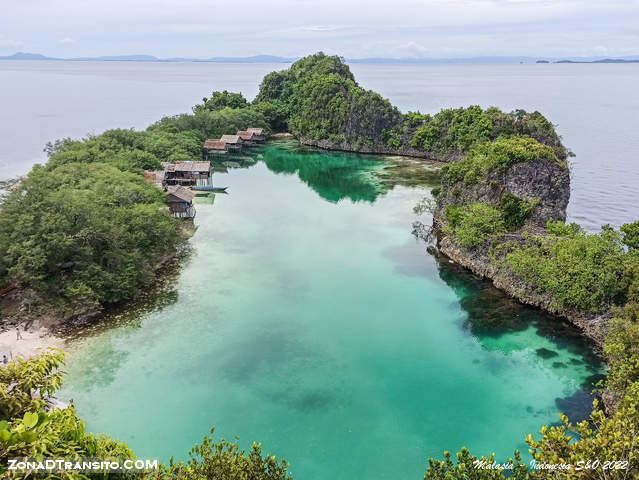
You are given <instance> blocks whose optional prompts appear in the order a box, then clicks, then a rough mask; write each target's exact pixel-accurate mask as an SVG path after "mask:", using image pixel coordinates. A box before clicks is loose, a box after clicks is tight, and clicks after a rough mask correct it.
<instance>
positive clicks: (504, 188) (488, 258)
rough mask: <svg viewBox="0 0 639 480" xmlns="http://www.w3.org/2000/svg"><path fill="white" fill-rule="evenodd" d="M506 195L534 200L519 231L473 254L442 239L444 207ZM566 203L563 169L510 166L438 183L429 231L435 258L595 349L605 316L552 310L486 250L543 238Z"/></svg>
mask: <svg viewBox="0 0 639 480" xmlns="http://www.w3.org/2000/svg"><path fill="white" fill-rule="evenodd" d="M506 193H510V194H512V195H515V196H517V197H519V198H521V199H523V200H533V199H537V200H538V204H537V205H536V207H535V209H534V210H533V211H532V213H531V215H530V217H529V218H528V219H527V220H526V222H525V223H524V225H523V226H522V227H521V228H520V229H518V230H517V231H515V232H509V233H504V234H501V235H498V236H497V237H495V238H493V239H492V240H491V241H488V242H485V243H484V244H483V245H481V246H480V247H477V248H466V247H463V246H461V245H460V244H459V242H458V241H457V239H456V238H455V237H454V236H452V235H450V234H447V233H446V231H445V226H446V225H447V223H448V221H447V218H446V214H445V212H446V207H447V206H449V205H469V204H472V203H476V202H485V203H488V204H491V205H494V206H497V205H499V202H500V200H501V198H502V196H503V195H504V194H506ZM569 198H570V175H569V171H568V169H567V168H564V167H561V166H560V165H558V164H557V163H556V162H550V161H546V160H537V161H534V162H521V163H516V164H514V165H512V166H510V167H509V168H508V169H506V170H504V171H493V172H490V173H489V174H488V175H487V177H486V179H485V181H482V182H480V183H476V184H472V185H467V184H464V183H463V182H458V183H456V184H454V185H452V186H450V185H447V183H446V182H445V181H444V182H443V185H442V190H441V193H440V195H439V197H438V199H437V205H436V208H435V211H434V214H433V231H434V233H435V234H436V236H437V246H438V249H439V252H440V253H441V254H444V255H445V256H446V257H448V258H449V259H451V260H452V261H454V262H456V263H458V264H460V265H462V266H464V267H465V268H468V269H469V270H471V271H472V272H474V273H475V274H476V275H479V276H481V277H484V278H488V279H491V280H492V281H493V283H494V285H495V287H497V288H499V289H501V290H503V291H505V292H506V293H508V294H509V295H511V296H512V297H514V298H516V299H518V300H519V301H521V302H522V303H526V304H529V305H534V306H537V307H540V308H542V309H544V310H546V311H548V312H550V313H553V314H556V315H559V316H562V317H565V318H567V319H568V320H569V321H570V322H572V323H573V324H575V325H577V326H578V327H580V328H581V329H583V331H584V332H585V333H586V334H587V335H588V336H589V337H591V338H592V339H593V340H594V341H595V342H596V343H597V344H598V345H600V346H601V345H602V344H603V341H604V337H605V325H606V323H607V321H608V320H609V319H610V317H611V313H610V312H605V313H603V314H599V315H595V314H592V313H590V312H579V311H567V310H557V309H555V308H553V307H552V306H551V304H552V299H551V298H550V297H549V296H548V295H546V294H544V293H543V292H540V291H539V290H537V289H536V288H535V286H534V285H530V284H528V283H526V282H524V281H522V280H521V279H520V278H518V277H517V276H516V275H514V274H513V272H512V271H511V270H510V269H509V268H508V266H507V265H506V264H505V262H503V260H504V259H505V257H504V255H505V254H503V253H500V252H499V251H495V250H494V249H492V248H491V246H492V245H494V244H495V243H499V244H506V243H508V242H511V243H515V244H524V243H525V242H528V241H531V240H530V238H529V237H528V236H527V235H524V233H530V234H535V235H546V231H545V229H544V228H543V227H544V226H545V224H546V222H547V221H548V220H561V221H564V220H565V218H566V207H567V205H568V200H569ZM500 255H501V257H500Z"/></svg>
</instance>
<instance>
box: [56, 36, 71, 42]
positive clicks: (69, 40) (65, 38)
mask: <svg viewBox="0 0 639 480" xmlns="http://www.w3.org/2000/svg"><path fill="white" fill-rule="evenodd" d="M74 41H75V40H73V39H72V38H70V37H64V38H61V39H60V40H58V43H73V42H74Z"/></svg>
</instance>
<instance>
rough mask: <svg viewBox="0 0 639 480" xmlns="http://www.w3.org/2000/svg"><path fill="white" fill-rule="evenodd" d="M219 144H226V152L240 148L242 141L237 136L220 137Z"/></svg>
mask: <svg viewBox="0 0 639 480" xmlns="http://www.w3.org/2000/svg"><path fill="white" fill-rule="evenodd" d="M220 142H224V143H225V144H226V149H227V150H239V149H240V148H242V139H241V138H240V136H239V135H222V137H221V138H220Z"/></svg>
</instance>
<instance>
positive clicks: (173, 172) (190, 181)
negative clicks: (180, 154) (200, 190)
mask: <svg viewBox="0 0 639 480" xmlns="http://www.w3.org/2000/svg"><path fill="white" fill-rule="evenodd" d="M162 167H164V179H163V184H164V185H207V184H208V183H210V179H211V163H210V162H177V163H167V162H163V163H162Z"/></svg>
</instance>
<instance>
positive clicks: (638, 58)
mask: <svg viewBox="0 0 639 480" xmlns="http://www.w3.org/2000/svg"><path fill="white" fill-rule="evenodd" d="M0 60H49V61H71V62H211V63H292V62H294V61H296V60H299V57H295V58H288V57H279V56H276V55H254V56H252V57H211V58H186V57H175V58H158V57H154V56H153V55H110V56H102V57H76V58H56V57H47V56H45V55H41V54H39V53H24V52H18V53H14V54H13V55H8V56H4V57H2V56H0ZM346 61H347V63H388V64H391V63H409V64H422V63H639V55H631V56H624V57H618V58H606V57H567V58H535V57H499V56H492V57H468V58H347V59H346Z"/></svg>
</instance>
